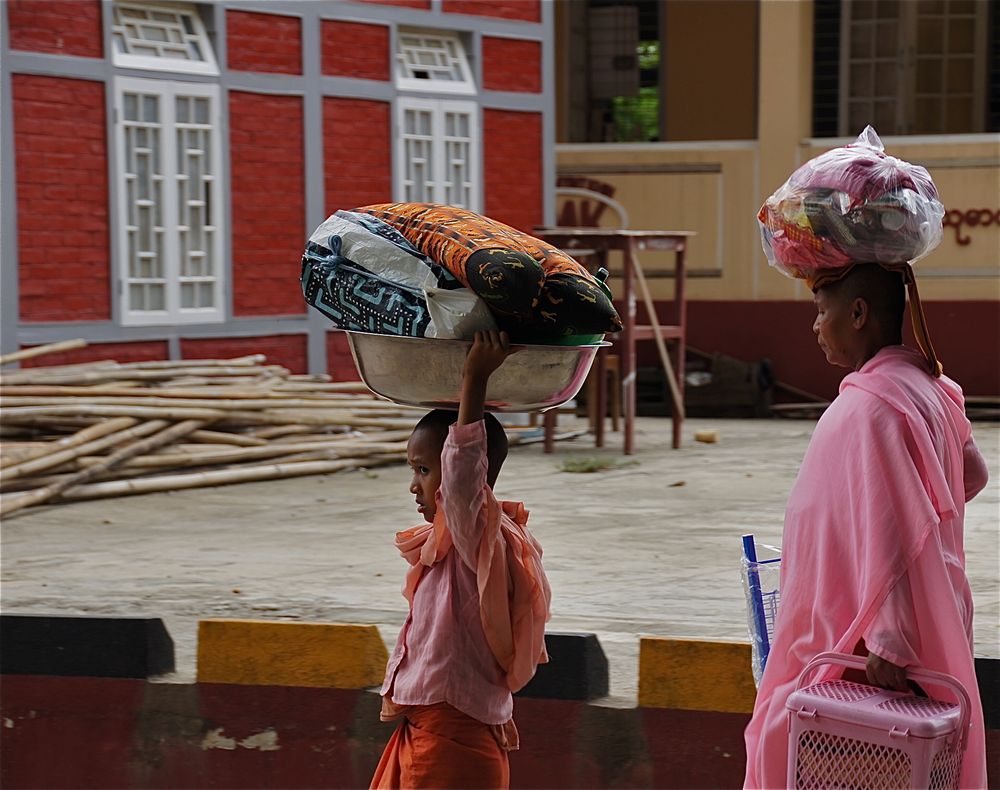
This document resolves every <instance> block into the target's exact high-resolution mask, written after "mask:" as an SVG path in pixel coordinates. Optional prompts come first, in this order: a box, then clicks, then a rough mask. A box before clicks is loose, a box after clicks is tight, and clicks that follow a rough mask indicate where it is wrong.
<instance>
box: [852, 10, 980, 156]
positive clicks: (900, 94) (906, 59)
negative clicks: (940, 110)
mask: <svg viewBox="0 0 1000 790" xmlns="http://www.w3.org/2000/svg"><path fill="white" fill-rule="evenodd" d="M853 2H854V0H842V4H841V15H840V99H839V108H838V118H837V127H838V133H839V134H840V135H841V136H845V137H846V136H853V135H855V134H857V133H858V132H859V131H861V130H860V129H853V128H851V127H850V105H851V98H852V96H851V65H852V63H858V62H861V63H864V62H868V63H872V64H874V63H875V61H876V60H877V58H870V57H869V58H853V57H852V54H851V44H852V35H853V22H854V20H853V15H852V12H853ZM897 7H898V9H899V13H898V17H897V18H896V20H895V30H896V51H895V53H894V54H893V55H892V56H883V61H884V62H885V63H886V64H888V63H893V64H894V67H895V69H896V90H895V92H894V95H893V96H876V95H875V92H874V90H873V92H872V94H871V96H870V99H871V100H873V101H874V100H881V101H890V100H891V101H893V102H894V105H895V123H896V128H895V129H894V130H892V131H891V132H882V130H881V129H876V131H879V132H880V133H882V134H886V133H891V134H913V133H914V129H913V127H914V122H915V113H916V100H917V98H918V97H919V96H920V95H924V94H918V93H917V63H918V60H919V58H920V57H921V53H920V52H918V51H917V49H916V46H915V45H914V44H913V43H912V42H914V41H916V40H917V24H918V16H919V11H920V7H919V5H918V3H916V2H905V0H904V1H902V2H900V3H899V5H898V6H897ZM945 8H946V9H947V8H948V6H947V5H946V6H945ZM973 8H974V11H973V12H972V17H973V23H974V25H975V40H974V43H973V52H972V54H971V60H972V73H973V85H972V95H971V99H972V117H971V118H970V119H969V120H970V122H971V123H970V128H969V130H968V132H967V133H969V134H976V133H978V132H982V131H984V127H983V124H984V123H985V118H984V114H985V101H986V79H985V75H986V49H987V22H988V20H987V14H986V11H987V5H986V3H976V4H975V5H974V6H973ZM948 19H949V17H948V15H947V13H946V14H945V18H944V24H945V30H944V31H943V33H942V35H943V36H947V23H948ZM872 28H873V32H872V35H873V36H874V35H876V29H875V25H874V24H872ZM944 57H945V59H946V58H947V56H946V55H945V56H944ZM873 68H874V65H873ZM945 68H947V66H945ZM873 78H874V77H873ZM941 79H942V91H941V93H939V94H933V95H939V96H941V97H942V98H945V97H947V96H948V93H947V90H946V88H945V79H946V76H945V75H944V74H942V77H941ZM926 95H932V94H926ZM868 122H869V123H873V121H872V120H871V119H870V120H869V121H868ZM943 133H946V132H942V134H943Z"/></svg>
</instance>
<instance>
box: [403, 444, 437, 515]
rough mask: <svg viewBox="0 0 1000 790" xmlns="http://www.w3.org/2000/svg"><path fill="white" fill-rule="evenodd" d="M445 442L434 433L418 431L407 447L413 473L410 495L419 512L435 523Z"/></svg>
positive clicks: (408, 460) (407, 456) (407, 460)
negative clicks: (436, 496)
mask: <svg viewBox="0 0 1000 790" xmlns="http://www.w3.org/2000/svg"><path fill="white" fill-rule="evenodd" d="M442 444H443V440H442V438H441V437H439V436H436V435H435V434H434V432H433V431H429V430H418V431H414V432H413V434H412V435H411V436H410V441H409V442H407V445H406V462H407V463H408V464H409V465H410V469H411V470H412V471H413V477H412V478H410V493H411V494H413V496H414V498H415V499H416V502H417V512H418V513H420V515H422V516H423V517H424V520H425V521H428V522H433V521H434V515H435V513H436V512H437V505H436V503H435V495H436V494H437V490H438V488H439V487H440V486H441V446H442Z"/></svg>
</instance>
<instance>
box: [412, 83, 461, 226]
mask: <svg viewBox="0 0 1000 790" xmlns="http://www.w3.org/2000/svg"><path fill="white" fill-rule="evenodd" d="M397 106H398V112H399V115H398V122H399V130H400V134H399V138H398V139H399V164H400V167H399V168H398V169H397V172H398V177H397V185H396V191H397V195H398V199H399V200H401V201H404V202H415V203H425V202H426V203H446V204H448V205H453V206H461V207H462V208H467V209H471V210H473V211H479V210H480V207H479V202H480V200H479V193H480V183H479V181H480V178H479V131H478V109H477V106H476V104H475V103H474V102H461V101H445V100H435V99H408V98H401V99H399V100H398V102H397Z"/></svg>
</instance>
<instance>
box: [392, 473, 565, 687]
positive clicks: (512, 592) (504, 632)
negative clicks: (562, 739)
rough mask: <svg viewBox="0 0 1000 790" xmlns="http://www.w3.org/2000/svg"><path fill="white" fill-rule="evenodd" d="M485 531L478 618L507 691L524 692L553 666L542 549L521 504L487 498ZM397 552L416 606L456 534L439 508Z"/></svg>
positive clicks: (401, 536)
mask: <svg viewBox="0 0 1000 790" xmlns="http://www.w3.org/2000/svg"><path fill="white" fill-rule="evenodd" d="M483 507H484V509H485V511H486V513H485V518H486V526H485V529H484V530H483V534H482V537H481V538H480V542H479V547H478V550H477V554H476V580H477V583H478V587H479V612H480V617H481V619H482V624H483V631H484V633H485V635H486V641H487V643H488V644H489V646H490V649H491V650H492V652H493V654H494V655H495V656H496V659H497V663H499V664H500V666H501V667H502V668H503V670H504V672H506V674H507V687H508V688H509V689H510V690H511V691H518V690H519V689H521V688H522V687H523V686H524V685H525V684H526V683H527V682H528V681H529V680H531V677H532V675H534V673H535V667H536V665H537V664H542V663H545V662H546V661H548V655H547V653H546V652H545V622H546V621H547V620H548V617H549V605H550V603H551V599H552V593H551V590H550V589H549V584H548V581H547V580H546V577H545V572H544V570H543V569H542V548H541V546H540V545H539V544H538V541H536V540H535V538H534V537H533V536H532V535H531V533H529V532H528V531H527V529H526V526H525V525H526V524H527V522H528V511H527V510H526V509H525V507H524V505H523V504H522V503H521V502H500V501H498V500H497V498H496V497H495V496H493V492H492V491H487V492H486V497H485V502H484V505H483ZM396 547H397V548H398V549H399V552H400V553H401V554H402V555H403V557H404V558H405V559H406V561H407V562H408V563H409V564H410V568H409V569H408V570H407V572H406V580H405V581H404V583H403V595H404V596H405V597H406V599H407V600H408V601H409V602H410V604H411V605H412V603H413V594H414V593H415V592H416V589H417V585H418V584H419V583H420V578H421V577H422V576H423V573H424V569H425V568H427V567H430V566H431V565H433V564H434V563H436V562H438V561H439V560H441V559H442V558H443V557H444V556H445V555H446V554H447V553H448V552H449V551H450V550H451V549H452V538H451V533H450V532H449V531H448V527H447V525H446V524H445V518H444V509H443V508H441V507H439V508H438V510H437V514H436V516H435V519H434V523H433V524H422V525H420V526H418V527H413V528H412V529H408V530H404V531H403V532H399V533H397V535H396Z"/></svg>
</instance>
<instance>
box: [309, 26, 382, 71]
mask: <svg viewBox="0 0 1000 790" xmlns="http://www.w3.org/2000/svg"><path fill="white" fill-rule="evenodd" d="M321 41H322V46H323V55H322V58H323V60H322V70H323V73H324V74H329V75H331V76H334V77H358V78H360V79H366V80H382V81H386V80H388V79H389V28H388V27H386V26H385V25H367V24H364V23H361V22H340V21H334V20H331V19H324V20H323V21H322V24H321Z"/></svg>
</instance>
